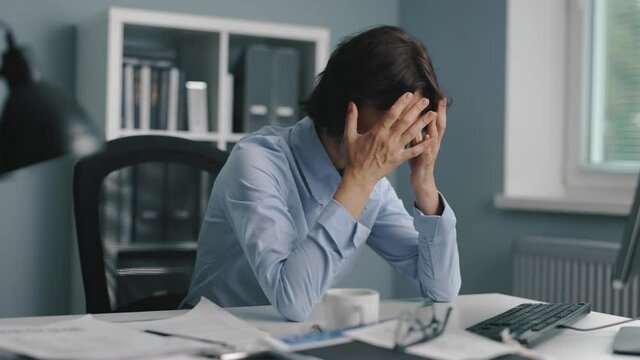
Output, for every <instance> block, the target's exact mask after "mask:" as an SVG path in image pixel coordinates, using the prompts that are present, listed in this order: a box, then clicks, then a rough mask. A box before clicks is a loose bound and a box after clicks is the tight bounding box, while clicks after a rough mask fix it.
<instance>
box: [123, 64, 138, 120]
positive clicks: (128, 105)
mask: <svg viewBox="0 0 640 360" xmlns="http://www.w3.org/2000/svg"><path fill="white" fill-rule="evenodd" d="M133 67H134V64H133V63H130V62H125V64H124V67H123V70H122V73H123V81H122V83H123V86H122V98H123V100H122V113H123V121H122V128H123V129H133V128H134V127H135V125H134V124H135V122H134V115H133V114H134V111H135V109H134V79H133Z"/></svg>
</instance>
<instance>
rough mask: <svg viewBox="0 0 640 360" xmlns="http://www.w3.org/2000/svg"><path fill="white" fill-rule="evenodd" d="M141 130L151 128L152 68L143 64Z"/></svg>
mask: <svg viewBox="0 0 640 360" xmlns="http://www.w3.org/2000/svg"><path fill="white" fill-rule="evenodd" d="M139 107H140V108H139V112H140V115H139V118H140V124H139V127H138V128H139V129H142V130H149V129H150V128H151V67H149V65H148V64H143V65H142V66H141V67H140V102H139Z"/></svg>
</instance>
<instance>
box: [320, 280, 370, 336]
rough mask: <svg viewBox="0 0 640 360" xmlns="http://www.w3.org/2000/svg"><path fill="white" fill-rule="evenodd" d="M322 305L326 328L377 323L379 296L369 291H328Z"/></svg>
mask: <svg viewBox="0 0 640 360" xmlns="http://www.w3.org/2000/svg"><path fill="white" fill-rule="evenodd" d="M323 304H324V313H325V322H326V323H325V326H326V328H327V329H339V328H345V327H349V326H356V325H361V324H366V323H372V322H376V321H378V317H379V308H380V294H379V293H378V292H377V291H375V290H371V289H330V290H328V291H327V293H326V294H325V295H324V299H323Z"/></svg>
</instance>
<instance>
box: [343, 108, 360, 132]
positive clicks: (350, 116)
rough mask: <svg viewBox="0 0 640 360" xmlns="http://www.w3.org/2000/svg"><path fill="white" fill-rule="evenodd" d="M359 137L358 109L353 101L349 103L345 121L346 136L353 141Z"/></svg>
mask: <svg viewBox="0 0 640 360" xmlns="http://www.w3.org/2000/svg"><path fill="white" fill-rule="evenodd" d="M357 135H358V107H357V106H356V104H355V103H354V102H353V101H349V105H348V108H347V116H346V118H345V119H344V136H345V138H346V139H347V140H349V141H352V140H353V139H355V138H356V136H357Z"/></svg>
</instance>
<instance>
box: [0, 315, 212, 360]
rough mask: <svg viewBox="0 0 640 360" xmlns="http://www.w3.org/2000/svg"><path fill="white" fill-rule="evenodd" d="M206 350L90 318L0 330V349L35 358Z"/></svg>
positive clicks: (91, 357) (97, 359)
mask: <svg viewBox="0 0 640 360" xmlns="http://www.w3.org/2000/svg"><path fill="white" fill-rule="evenodd" d="M207 347H208V346H207V345H206V344H202V343H199V342H195V341H190V340H185V339H179V338H164V337H160V336H157V335H151V334H147V333H144V332H140V331H136V330H134V329H129V328H126V327H123V326H120V325H116V324H111V323H108V322H105V321H100V320H97V319H95V318H93V317H92V316H91V315H86V316H84V317H82V318H79V319H75V320H69V321H62V322H57V323H54V324H50V325H44V326H2V327H0V349H4V350H7V351H10V352H13V353H17V354H22V355H27V356H30V357H33V358H38V359H65V360H73V359H86V360H94V359H95V360H103V359H122V358H133V357H145V356H154V355H160V354H172V353H174V354H175V353H194V352H198V351H200V350H202V349H204V348H207Z"/></svg>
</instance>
